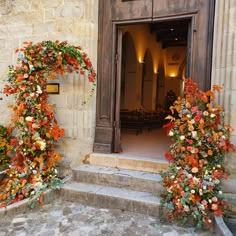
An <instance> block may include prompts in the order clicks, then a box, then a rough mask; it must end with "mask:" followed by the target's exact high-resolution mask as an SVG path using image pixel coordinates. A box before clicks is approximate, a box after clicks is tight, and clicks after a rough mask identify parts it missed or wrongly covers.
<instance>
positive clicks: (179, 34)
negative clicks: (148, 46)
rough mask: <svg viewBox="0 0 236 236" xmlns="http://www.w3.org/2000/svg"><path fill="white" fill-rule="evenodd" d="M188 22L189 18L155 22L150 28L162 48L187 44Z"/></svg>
mask: <svg viewBox="0 0 236 236" xmlns="http://www.w3.org/2000/svg"><path fill="white" fill-rule="evenodd" d="M189 22H190V20H189V19H183V20H175V21H162V22H157V23H154V24H152V25H151V29H150V30H151V33H154V34H156V40H157V42H160V43H161V45H162V48H167V47H179V46H187V40H188V27H189Z"/></svg>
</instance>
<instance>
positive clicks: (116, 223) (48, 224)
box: [0, 200, 214, 236]
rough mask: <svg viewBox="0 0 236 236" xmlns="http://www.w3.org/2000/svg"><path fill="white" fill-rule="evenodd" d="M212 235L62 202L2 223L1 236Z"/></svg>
mask: <svg viewBox="0 0 236 236" xmlns="http://www.w3.org/2000/svg"><path fill="white" fill-rule="evenodd" d="M7 235H9V236H26V235H27V236H28V235H30V236H53V235H55V236H64V235H65V236H67V235H68V236H97V235H104V236H138V235H140V236H141V235H142V236H159V235H160V236H161V235H162V236H180V235H181V236H212V235H214V234H213V233H211V232H207V231H201V230H196V229H194V228H182V227H178V226H176V225H163V224H160V223H159V221H158V219H155V218H153V217H149V216H145V215H141V214H137V213H132V212H124V211H120V210H111V209H109V210H108V209H98V208H94V207H89V206H84V205H81V204H78V203H71V202H61V201H59V200H57V201H55V202H53V203H51V204H45V205H42V206H40V207H38V208H35V209H33V210H30V209H29V211H28V212H27V213H26V214H19V215H16V216H14V218H8V217H5V218H3V219H1V220H0V236H7Z"/></svg>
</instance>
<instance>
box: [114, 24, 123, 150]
mask: <svg viewBox="0 0 236 236" xmlns="http://www.w3.org/2000/svg"><path fill="white" fill-rule="evenodd" d="M122 38H123V32H122V31H121V30H120V29H117V47H116V48H117V51H116V77H115V80H116V88H115V91H116V97H115V98H116V100H115V104H116V106H115V121H114V126H115V127H114V152H120V151H121V141H120V94H121V60H122Z"/></svg>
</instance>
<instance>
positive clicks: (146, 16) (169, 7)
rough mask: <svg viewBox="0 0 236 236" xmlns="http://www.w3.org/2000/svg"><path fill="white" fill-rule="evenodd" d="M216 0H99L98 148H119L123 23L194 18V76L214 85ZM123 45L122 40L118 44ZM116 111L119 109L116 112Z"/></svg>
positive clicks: (191, 68) (206, 86)
mask: <svg viewBox="0 0 236 236" xmlns="http://www.w3.org/2000/svg"><path fill="white" fill-rule="evenodd" d="M214 2H215V1H214V0H155V1H153V0H135V1H133V0H99V23H98V64H97V73H98V82H97V107H96V128H95V140H94V151H95V152H101V153H111V152H114V151H118V149H119V147H118V146H119V145H118V141H117V140H118V139H119V131H118V129H119V127H118V126H117V123H116V122H119V117H118V115H117V114H118V109H119V98H118V97H117V96H119V92H118V91H117V88H118V86H120V85H119V81H117V80H119V75H118V74H117V73H118V70H117V68H116V66H117V64H116V58H115V57H116V53H117V50H116V43H114V42H116V38H117V37H119V33H118V35H117V34H116V33H114V32H117V30H116V29H117V28H118V26H119V25H124V24H131V23H132V24H133V23H144V22H150V23H152V22H154V23H155V22H157V21H163V20H174V19H181V18H188V19H191V32H189V33H190V35H191V42H190V44H189V45H191V51H190V53H189V55H190V56H191V60H189V62H190V66H189V72H190V76H191V77H192V78H193V79H194V80H195V81H196V82H198V84H199V85H200V88H201V89H203V90H205V89H209V87H210V76H211V51H212V37H213V18H214ZM117 45H119V44H117ZM115 111H116V112H115Z"/></svg>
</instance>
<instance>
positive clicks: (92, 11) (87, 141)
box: [0, 0, 98, 166]
mask: <svg viewBox="0 0 236 236" xmlns="http://www.w3.org/2000/svg"><path fill="white" fill-rule="evenodd" d="M97 30H98V0H14V1H13V0H0V45H1V46H0V89H1V88H2V87H3V85H4V83H5V82H4V78H5V77H6V76H5V75H6V71H7V68H8V65H12V64H15V63H16V57H17V55H16V54H15V53H14V52H15V49H16V48H18V47H22V45H23V42H24V41H33V42H34V43H37V42H39V41H42V40H60V41H65V40H67V41H68V42H69V43H71V44H74V45H80V46H81V47H82V48H83V50H84V51H85V52H86V53H87V54H88V55H89V57H90V58H91V60H92V63H93V65H94V67H95V69H96V65H97ZM55 82H59V83H60V94H59V95H50V99H51V101H52V103H55V104H56V107H57V109H56V110H57V119H58V121H59V124H60V125H61V126H62V127H64V128H65V132H66V137H65V138H64V139H63V140H62V142H61V144H60V151H61V152H62V154H63V156H64V158H65V161H67V162H68V163H70V165H72V166H73V165H77V164H79V163H80V162H81V158H82V157H83V156H84V155H85V154H88V153H90V152H92V147H93V140H94V126H95V94H94V96H93V98H92V99H91V100H90V101H89V103H87V104H86V105H84V106H82V105H81V104H82V101H83V100H85V99H86V98H87V97H88V93H89V92H90V87H89V86H90V85H88V82H87V80H86V78H84V77H83V76H81V77H79V76H78V75H76V74H72V75H68V76H67V77H66V78H60V79H58V80H57V81H55ZM0 97H2V98H3V99H2V100H0V124H5V125H6V124H7V123H9V122H10V119H9V112H10V111H9V109H8V108H7V106H8V105H9V104H10V103H12V102H14V101H13V100H12V99H11V98H6V97H5V96H4V95H2V94H0Z"/></svg>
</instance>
